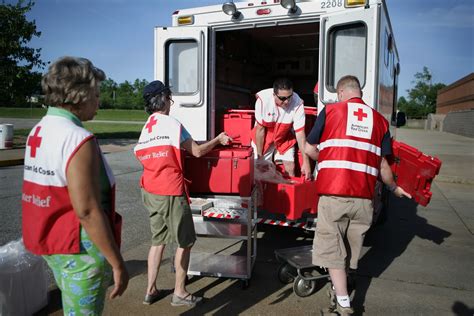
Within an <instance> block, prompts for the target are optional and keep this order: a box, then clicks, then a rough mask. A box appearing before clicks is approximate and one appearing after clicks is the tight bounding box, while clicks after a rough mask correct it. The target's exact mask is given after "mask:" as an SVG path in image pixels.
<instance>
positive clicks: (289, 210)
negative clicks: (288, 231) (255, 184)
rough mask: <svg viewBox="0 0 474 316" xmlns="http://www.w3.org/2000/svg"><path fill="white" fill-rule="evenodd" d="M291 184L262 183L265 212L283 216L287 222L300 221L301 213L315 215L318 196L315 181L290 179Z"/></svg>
mask: <svg viewBox="0 0 474 316" xmlns="http://www.w3.org/2000/svg"><path fill="white" fill-rule="evenodd" d="M289 180H291V181H292V183H270V182H263V183H262V186H263V206H262V209H264V210H265V211H267V212H270V213H277V214H283V215H285V217H286V219H288V220H297V219H300V218H301V217H302V215H303V213H305V212H306V213H309V214H316V213H317V211H318V200H319V196H318V195H317V194H316V181H305V180H304V178H297V177H291V178H289Z"/></svg>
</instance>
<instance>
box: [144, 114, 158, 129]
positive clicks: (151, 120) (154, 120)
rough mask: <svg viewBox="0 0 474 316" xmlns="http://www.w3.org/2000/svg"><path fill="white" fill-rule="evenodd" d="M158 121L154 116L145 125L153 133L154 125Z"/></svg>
mask: <svg viewBox="0 0 474 316" xmlns="http://www.w3.org/2000/svg"><path fill="white" fill-rule="evenodd" d="M157 122H158V121H157V120H156V119H155V117H154V116H152V117H150V120H149V121H148V123H147V124H146V126H145V127H146V128H147V129H148V133H151V131H152V130H153V126H155V125H156V123H157Z"/></svg>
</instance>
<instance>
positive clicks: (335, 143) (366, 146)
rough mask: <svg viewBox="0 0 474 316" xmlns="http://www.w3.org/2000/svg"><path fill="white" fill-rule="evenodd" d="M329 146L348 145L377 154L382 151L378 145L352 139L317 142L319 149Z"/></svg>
mask: <svg viewBox="0 0 474 316" xmlns="http://www.w3.org/2000/svg"><path fill="white" fill-rule="evenodd" d="M329 147H350V148H354V149H360V150H366V151H369V152H371V153H374V154H376V155H377V156H381V152H382V151H381V149H380V147H378V146H375V145H372V144H369V143H365V142H358V141H356V140H352V139H328V140H326V141H325V142H322V143H321V144H319V150H320V151H321V150H323V149H325V148H329Z"/></svg>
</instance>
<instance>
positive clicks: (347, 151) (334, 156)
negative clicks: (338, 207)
mask: <svg viewBox="0 0 474 316" xmlns="http://www.w3.org/2000/svg"><path fill="white" fill-rule="evenodd" d="M388 128H389V125H388V121H387V120H386V119H385V118H384V117H383V116H382V115H381V114H380V113H378V112H377V111H375V110H374V109H372V108H371V107H369V106H367V105H365V104H364V101H362V99H360V98H352V99H350V100H348V101H345V102H339V103H336V104H332V105H327V106H326V122H325V126H324V130H323V133H322V135H321V140H320V144H319V151H320V153H319V159H318V176H317V179H316V181H317V184H316V185H317V188H318V194H320V195H339V196H351V197H361V198H367V199H371V198H372V196H373V194H374V190H375V183H376V180H377V176H378V172H379V168H380V162H381V159H382V157H381V146H382V139H383V137H384V135H385V133H386V132H387V131H388Z"/></svg>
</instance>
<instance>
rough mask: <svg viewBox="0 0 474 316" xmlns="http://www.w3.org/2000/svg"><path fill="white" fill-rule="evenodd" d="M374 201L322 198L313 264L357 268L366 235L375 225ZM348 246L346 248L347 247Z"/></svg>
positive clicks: (333, 197) (319, 206)
mask: <svg viewBox="0 0 474 316" xmlns="http://www.w3.org/2000/svg"><path fill="white" fill-rule="evenodd" d="M372 215H373V208H372V201H371V200H368V199H363V198H351V197H339V196H327V195H323V196H321V197H320V199H319V204H318V222H317V225H316V233H315V235H314V240H313V264H314V265H317V266H321V267H325V268H333V269H345V268H346V267H347V263H349V267H350V268H351V269H357V262H358V261H359V256H360V253H361V250H362V244H363V242H364V237H365V233H366V232H367V230H368V229H369V227H370V224H371V223H372ZM346 245H347V247H346Z"/></svg>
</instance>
